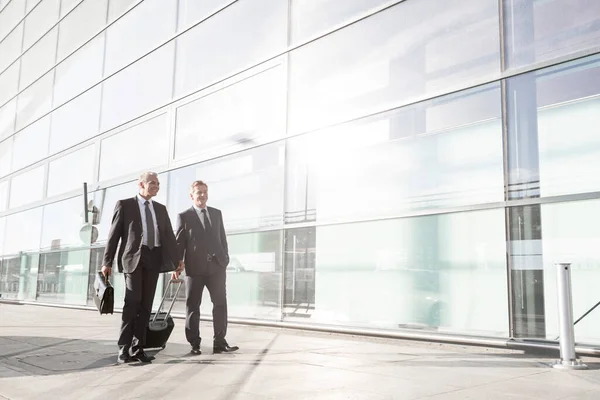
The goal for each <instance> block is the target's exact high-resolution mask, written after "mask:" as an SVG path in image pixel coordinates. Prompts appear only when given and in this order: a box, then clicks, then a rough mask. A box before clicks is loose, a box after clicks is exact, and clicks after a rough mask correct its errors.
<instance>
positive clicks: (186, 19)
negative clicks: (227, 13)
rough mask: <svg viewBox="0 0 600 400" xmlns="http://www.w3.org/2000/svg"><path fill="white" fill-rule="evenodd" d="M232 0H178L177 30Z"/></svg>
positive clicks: (186, 26)
mask: <svg viewBox="0 0 600 400" xmlns="http://www.w3.org/2000/svg"><path fill="white" fill-rule="evenodd" d="M232 2H233V0H204V1H196V0H179V13H178V14H179V21H178V23H177V30H178V31H182V30H184V29H186V28H188V27H189V26H190V25H192V24H193V23H196V22H198V21H200V20H201V19H203V18H206V17H208V16H209V15H210V14H212V13H214V12H215V11H217V10H219V9H220V8H221V7H224V6H225V5H227V4H230V3H232Z"/></svg>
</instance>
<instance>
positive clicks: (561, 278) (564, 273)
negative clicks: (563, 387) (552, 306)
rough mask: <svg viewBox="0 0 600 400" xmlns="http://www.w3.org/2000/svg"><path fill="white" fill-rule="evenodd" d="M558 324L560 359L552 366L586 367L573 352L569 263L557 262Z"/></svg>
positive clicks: (567, 367)
mask: <svg viewBox="0 0 600 400" xmlns="http://www.w3.org/2000/svg"><path fill="white" fill-rule="evenodd" d="M555 266H556V272H557V276H556V281H557V284H558V324H559V330H560V342H559V343H560V360H556V361H554V362H553V363H552V367H553V368H559V369H569V370H570V369H587V365H585V364H583V363H582V362H581V361H580V360H577V355H576V354H575V332H574V328H573V301H572V297H571V264H570V263H557V264H555Z"/></svg>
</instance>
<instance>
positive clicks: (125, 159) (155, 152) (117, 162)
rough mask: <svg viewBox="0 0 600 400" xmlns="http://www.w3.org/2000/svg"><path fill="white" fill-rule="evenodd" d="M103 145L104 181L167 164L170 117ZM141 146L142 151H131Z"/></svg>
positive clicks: (112, 138) (159, 118)
mask: <svg viewBox="0 0 600 400" xmlns="http://www.w3.org/2000/svg"><path fill="white" fill-rule="evenodd" d="M100 146H101V147H100V152H101V156H100V180H101V181H103V180H107V179H111V178H115V177H118V176H123V175H127V174H130V173H131V172H138V171H142V170H144V169H148V168H154V167H157V166H160V165H164V164H166V163H167V162H168V159H169V154H168V151H167V149H168V148H169V130H168V118H167V114H162V115H159V116H158V117H154V118H152V119H150V120H148V121H145V122H142V123H141V124H138V125H136V126H133V127H131V128H129V129H127V130H125V131H123V132H119V133H117V134H116V135H113V136H111V137H109V138H107V139H104V140H103V141H102V143H101V145H100ZM140 146H142V147H143V148H144V151H143V152H139V153H136V152H132V151H131V149H134V148H138V147H140ZM142 172H143V171H142Z"/></svg>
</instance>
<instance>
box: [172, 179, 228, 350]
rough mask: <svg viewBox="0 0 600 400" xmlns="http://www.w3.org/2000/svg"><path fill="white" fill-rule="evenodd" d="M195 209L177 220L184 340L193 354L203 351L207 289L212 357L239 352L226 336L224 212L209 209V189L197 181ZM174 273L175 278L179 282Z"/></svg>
mask: <svg viewBox="0 0 600 400" xmlns="http://www.w3.org/2000/svg"><path fill="white" fill-rule="evenodd" d="M190 197H191V199H192V202H193V205H192V207H190V208H189V209H187V210H185V211H183V212H182V213H180V214H179V216H178V218H177V233H176V240H177V247H178V250H179V258H180V259H183V260H184V264H185V275H186V276H185V284H186V285H185V286H186V319H185V336H186V339H187V341H188V342H189V343H190V345H191V346H192V350H191V353H192V354H202V353H201V351H200V341H201V338H200V302H201V301H202V292H203V291H204V287H205V286H206V288H207V289H208V292H209V293H210V299H211V301H212V303H213V310H212V315H213V329H214V337H213V353H227V352H232V351H236V350H238V347H237V346H230V345H229V344H228V343H227V341H226V340H225V335H226V334H227V295H226V289H225V286H226V285H225V281H226V269H227V265H228V264H229V250H228V248H227V237H226V235H225V228H224V227H223V216H222V215H221V211H220V210H218V209H216V208H213V207H207V206H206V201H207V200H208V185H207V184H206V183H204V182H203V181H194V182H193V183H192V186H191V188H190ZM178 276H179V272H177V271H175V272H174V273H173V277H174V278H177V277H178Z"/></svg>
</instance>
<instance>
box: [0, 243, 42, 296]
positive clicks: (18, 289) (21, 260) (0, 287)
mask: <svg viewBox="0 0 600 400" xmlns="http://www.w3.org/2000/svg"><path fill="white" fill-rule="evenodd" d="M38 261H39V257H38V255H37V254H16V255H14V256H12V257H6V258H4V260H0V263H1V265H0V292H2V297H3V298H4V297H8V298H13V299H18V300H35V295H36V293H35V292H36V286H37V285H36V282H37V266H38Z"/></svg>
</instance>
